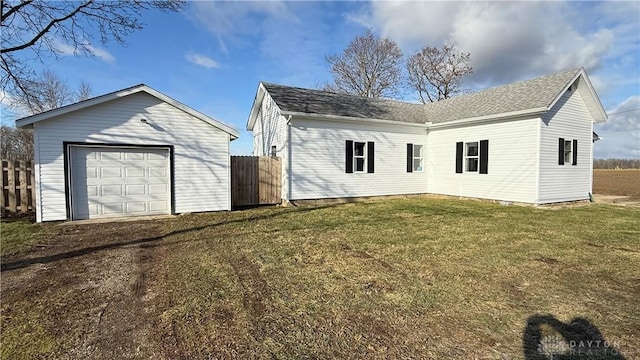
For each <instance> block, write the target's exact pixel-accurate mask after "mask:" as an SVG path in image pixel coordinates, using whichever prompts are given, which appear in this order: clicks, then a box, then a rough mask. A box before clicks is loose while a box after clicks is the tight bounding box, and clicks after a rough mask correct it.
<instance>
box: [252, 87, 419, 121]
mask: <svg viewBox="0 0 640 360" xmlns="http://www.w3.org/2000/svg"><path fill="white" fill-rule="evenodd" d="M262 85H263V86H264V87H265V89H266V90H267V91H268V92H269V95H271V98H272V99H273V100H274V101H275V102H276V104H278V107H279V108H280V110H282V111H290V112H299V113H305V114H321V115H333V116H348V117H354V118H363V119H378V120H394V121H404V122H412V123H419V124H422V123H424V122H425V112H424V105H422V104H411V103H407V102H402V101H395V100H388V99H377V98H367V97H362V96H355V95H346V94H337V93H332V92H327V91H321V90H311V89H303V88H297V87H290V86H284V85H275V84H266V83H262Z"/></svg>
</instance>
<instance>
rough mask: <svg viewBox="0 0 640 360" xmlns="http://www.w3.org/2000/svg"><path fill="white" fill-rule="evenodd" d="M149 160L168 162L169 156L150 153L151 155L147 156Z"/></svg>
mask: <svg viewBox="0 0 640 360" xmlns="http://www.w3.org/2000/svg"><path fill="white" fill-rule="evenodd" d="M147 160H149V161H154V160H158V161H166V160H167V154H160V153H149V154H147Z"/></svg>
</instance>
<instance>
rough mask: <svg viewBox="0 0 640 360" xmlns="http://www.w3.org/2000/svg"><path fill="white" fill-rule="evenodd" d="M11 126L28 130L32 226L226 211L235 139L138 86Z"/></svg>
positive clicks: (222, 128) (224, 127) (222, 127)
mask: <svg viewBox="0 0 640 360" xmlns="http://www.w3.org/2000/svg"><path fill="white" fill-rule="evenodd" d="M16 126H18V127H21V128H33V139H34V148H35V150H34V152H35V156H34V157H35V159H34V160H35V180H36V183H35V197H36V219H37V221H52V220H76V219H87V218H102V217H121V216H134V215H150V214H174V213H184V212H197V211H214V210H230V209H231V189H230V178H231V177H230V159H229V142H230V141H231V140H234V139H236V138H238V132H237V131H236V130H234V129H232V128H230V127H229V126H227V125H224V124H222V123H221V122H219V121H216V120H214V119H212V118H210V117H208V116H206V115H204V114H202V113H199V112H197V111H195V110H193V109H191V108H189V107H187V106H185V105H183V104H181V103H179V102H178V101H176V100H174V99H172V98H170V97H168V96H166V95H164V94H162V93H160V92H158V91H156V90H154V89H152V88H150V87H148V86H146V85H137V86H133V87H130V88H127V89H123V90H120V91H116V92H113V93H110V94H106V95H103V96H99V97H95V98H92V99H89V100H85V101H81V102H79V103H76V104H72V105H68V106H64V107H61V108H58V109H55V110H51V111H47V112H44V113H41V114H38V115H33V116H30V117H26V118H22V119H19V120H17V121H16Z"/></svg>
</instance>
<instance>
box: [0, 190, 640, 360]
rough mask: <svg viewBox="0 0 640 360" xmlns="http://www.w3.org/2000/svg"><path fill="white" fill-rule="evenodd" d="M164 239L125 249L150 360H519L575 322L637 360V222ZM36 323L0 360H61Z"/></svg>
mask: <svg viewBox="0 0 640 360" xmlns="http://www.w3.org/2000/svg"><path fill="white" fill-rule="evenodd" d="M3 226H4V225H3ZM141 226H144V225H141ZM161 230H162V233H163V234H164V235H163V236H162V237H161V240H159V241H154V242H149V243H143V244H140V245H138V246H141V247H143V248H144V250H145V251H149V255H148V256H149V258H148V259H150V260H149V261H150V264H151V265H150V268H149V272H148V275H147V280H146V284H147V285H146V286H147V288H146V292H145V293H144V294H143V297H144V304H145V312H146V314H147V315H146V316H149V319H150V320H149V321H151V323H152V328H153V331H152V332H150V333H148V334H147V338H148V342H149V344H151V345H149V346H150V347H151V348H152V349H153V351H151V352H150V353H153V354H155V357H158V358H172V359H174V358H184V359H186V358H233V357H235V358H277V359H300V358H438V359H439V358H443V359H444V358H465V359H470V358H499V359H502V358H516V359H518V358H523V357H525V349H524V348H523V334H524V332H525V331H529V330H532V326H533V327H534V329H533V330H534V332H535V331H539V334H540V335H541V336H544V335H553V334H558V333H559V332H558V329H560V330H562V329H566V328H568V327H570V325H567V324H569V323H570V322H571V321H572V320H574V319H577V318H580V319H583V320H580V321H578V323H580V324H584V323H587V322H588V324H589V325H590V326H592V327H591V328H590V330H589V331H590V333H591V334H593V333H594V331H596V329H597V331H599V332H600V333H601V334H602V336H603V337H604V339H606V340H607V341H609V342H611V343H612V344H614V345H615V347H616V350H618V351H621V352H622V354H623V355H624V356H626V358H627V359H632V358H634V357H636V356H640V352H638V344H640V311H638V309H639V308H638V298H640V268H639V266H638V264H639V263H640V209H639V208H632V207H616V206H606V205H592V206H576V207H572V208H563V209H556V210H545V209H536V208H533V207H520V206H501V205H497V204H492V203H486V202H478V201H456V200H444V199H431V198H411V199H393V200H379V201H370V202H363V203H354V204H343V205H336V206H327V207H322V208H260V209H253V210H246V211H237V212H229V213H209V214H193V215H186V216H180V217H176V218H172V219H168V220H163V221H162V225H161ZM5 231H6V232H10V231H12V230H11V229H9V230H7V229H4V228H3V234H4V233H5ZM3 243H4V235H3ZM3 276H5V274H4V273H3ZM43 300H46V299H43ZM27 305H28V304H27V303H25V304H23V305H21V304H18V303H15V304H13V306H14V308H18V307H20V306H24V307H26V306H27ZM4 306H5V305H4V304H3V307H4ZM13 313H14V314H16V313H18V312H16V311H15V309H14V311H13ZM26 313H27V312H25V314H26ZM541 315H549V316H548V317H541ZM15 316H18V315H15ZM25 316H27V315H25ZM38 320H39V326H40V327H39V329H40V330H39V331H40V333H39V336H38V337H37V338H36V337H29V339H30V340H29V341H30V343H29V344H25V343H20V339H19V338H17V337H15V338H13V337H12V338H11V342H9V343H8V342H7V340H5V339H4V337H3V340H2V341H3V344H2V348H3V350H2V351H3V358H4V357H5V355H7V354H8V355H11V354H16V353H19V352H20V350H21V348H22V347H28V346H32V347H34V346H35V347H38V346H41V347H43V346H44V345H43V344H46V349H56V350H52V351H53V353H52V354H54V355H53V356H52V357H55V356H62V357H64V354H66V353H67V352H65V351H66V350H65V347H66V346H68V345H67V344H66V343H64V342H58V343H57V344H55V341H58V340H56V339H54V338H52V337H51V336H48V335H47V331H49V330H47V329H48V327H47V322H53V321H54V320H53V319H47V318H43V317H42V316H41V318H40V319H38ZM30 321H33V319H28V318H15V317H12V318H11V319H8V320H7V318H3V325H4V326H8V327H9V330H11V329H12V327H15V326H19V325H18V324H21V323H25V322H30ZM528 322H529V324H530V327H529V328H527V324H528ZM561 323H564V325H562V324H561ZM532 324H533V325H532ZM558 324H561V326H559V325H558ZM66 326H68V327H69V328H70V329H72V328H73V327H74V324H73V323H67V325H66ZM554 326H555V328H554ZM563 326H564V327H563ZM5 329H6V328H5ZM70 331H71V330H70ZM560 333H561V331H560ZM565 335H566V334H565ZM52 341H53V342H54V344H53V345H51V342H52ZM60 341H61V340H60ZM65 341H66V340H65ZM69 341H70V340H69ZM38 342H41V343H42V344H38ZM534 350H535V351H537V348H536V349H534ZM530 351H531V349H530ZM535 353H536V354H537V352H535ZM536 359H537V358H536Z"/></svg>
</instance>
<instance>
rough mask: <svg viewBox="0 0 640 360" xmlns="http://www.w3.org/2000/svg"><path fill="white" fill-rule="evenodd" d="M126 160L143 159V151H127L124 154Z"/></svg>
mask: <svg viewBox="0 0 640 360" xmlns="http://www.w3.org/2000/svg"><path fill="white" fill-rule="evenodd" d="M124 155H125V156H124V158H125V159H126V160H144V155H145V154H144V153H142V152H128V153H125V154H124Z"/></svg>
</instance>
